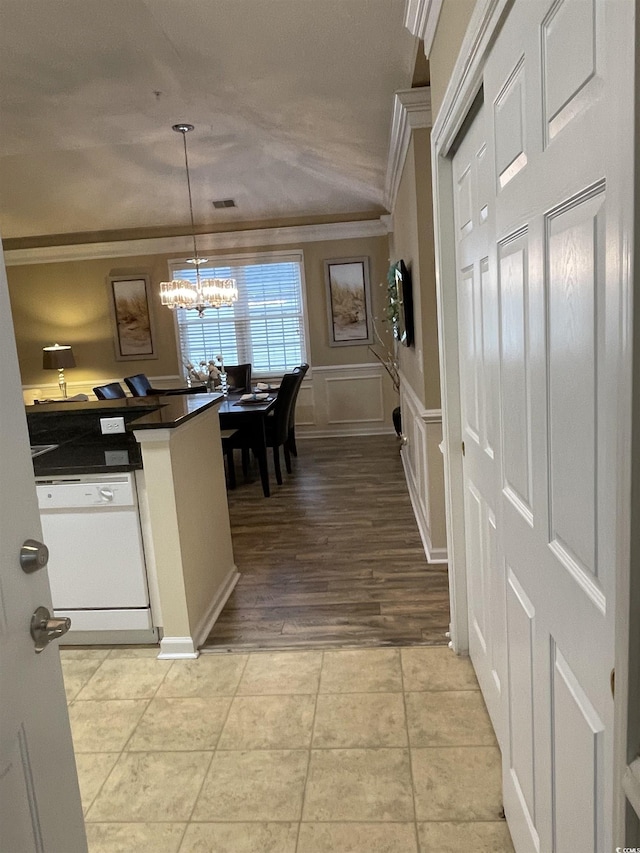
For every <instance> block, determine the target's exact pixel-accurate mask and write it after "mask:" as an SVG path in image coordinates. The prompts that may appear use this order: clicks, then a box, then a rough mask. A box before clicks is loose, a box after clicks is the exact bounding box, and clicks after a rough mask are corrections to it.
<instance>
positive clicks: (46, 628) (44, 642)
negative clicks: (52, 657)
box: [31, 607, 71, 652]
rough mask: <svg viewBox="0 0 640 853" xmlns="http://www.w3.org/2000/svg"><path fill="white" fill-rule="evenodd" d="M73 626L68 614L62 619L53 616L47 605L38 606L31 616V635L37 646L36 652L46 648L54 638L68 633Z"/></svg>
mask: <svg viewBox="0 0 640 853" xmlns="http://www.w3.org/2000/svg"><path fill="white" fill-rule="evenodd" d="M70 627H71V619H69V617H68V616H66V617H64V618H62V619H56V618H55V617H52V616H51V614H50V613H49V611H48V610H47V608H46V607H38V608H36V610H35V611H34V614H33V616H32V617H31V636H32V637H33V642H34V643H35V646H36V652H41V651H42V650H43V649H45V648H46V647H47V646H48V645H49V643H50V642H51V641H52V640H57V639H58V637H61V636H62V635H63V634H66V633H67V631H68V630H69V628H70Z"/></svg>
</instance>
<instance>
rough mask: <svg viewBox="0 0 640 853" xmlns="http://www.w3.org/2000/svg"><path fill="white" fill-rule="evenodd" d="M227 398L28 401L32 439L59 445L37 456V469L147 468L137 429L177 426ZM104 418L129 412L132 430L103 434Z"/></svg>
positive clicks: (46, 472) (55, 472)
mask: <svg viewBox="0 0 640 853" xmlns="http://www.w3.org/2000/svg"><path fill="white" fill-rule="evenodd" d="M223 399H224V396H223V395H222V394H219V393H218V394H193V395H176V396H169V397H163V396H158V397H155V396H154V397H125V398H123V399H118V400H95V401H85V402H74V403H46V404H43V403H40V404H36V405H33V406H27V407H26V412H27V421H28V424H29V435H30V438H31V443H32V444H57V445H58V446H57V447H56V448H55V449H54V450H51V451H48V452H47V453H43V454H42V455H41V456H36V457H35V458H34V459H33V470H34V474H35V475H36V477H54V476H58V477H59V476H61V475H63V476H65V475H69V476H73V475H77V474H110V473H117V472H122V471H134V470H136V469H139V468H142V456H141V452H140V445H139V444H138V442H137V441H136V440H135V438H134V436H133V430H134V429H135V430H148V429H175V428H176V427H178V426H181V425H182V424H184V423H185V422H187V421H188V420H190V419H191V418H193V417H195V416H196V415H197V414H199V413H200V412H204V411H206V410H207V409H209V408H211V407H212V406H215V405H217V404H218V403H220V402H221V401H222V400H223ZM101 417H123V418H124V420H125V428H126V432H125V433H119V434H115V435H103V434H102V432H101V431H100V418H101Z"/></svg>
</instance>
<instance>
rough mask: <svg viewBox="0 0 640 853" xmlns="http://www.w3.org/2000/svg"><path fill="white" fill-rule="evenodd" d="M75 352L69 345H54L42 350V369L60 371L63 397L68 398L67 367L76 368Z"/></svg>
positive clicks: (59, 379) (59, 376) (59, 383)
mask: <svg viewBox="0 0 640 853" xmlns="http://www.w3.org/2000/svg"><path fill="white" fill-rule="evenodd" d="M75 366H76V360H75V358H74V357H73V350H72V349H71V347H70V346H69V345H68V344H54V345H53V346H52V347H43V348H42V367H43V369H44V370H57V371H58V385H59V386H60V392H61V393H62V396H63V397H66V396H67V383H66V382H65V378H64V369H65V367H75Z"/></svg>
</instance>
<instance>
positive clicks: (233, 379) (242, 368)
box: [224, 364, 251, 391]
mask: <svg viewBox="0 0 640 853" xmlns="http://www.w3.org/2000/svg"><path fill="white" fill-rule="evenodd" d="M224 372H225V373H226V374H227V385H228V386H229V390H230V391H251V365H250V364H227V365H225V368H224Z"/></svg>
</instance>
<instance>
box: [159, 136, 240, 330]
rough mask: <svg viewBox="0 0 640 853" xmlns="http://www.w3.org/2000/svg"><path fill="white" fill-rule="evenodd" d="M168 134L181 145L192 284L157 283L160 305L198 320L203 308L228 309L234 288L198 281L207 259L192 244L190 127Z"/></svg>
mask: <svg viewBox="0 0 640 853" xmlns="http://www.w3.org/2000/svg"><path fill="white" fill-rule="evenodd" d="M172 130H175V131H176V133H181V134H182V141H183V143H184V165H185V169H186V172H187V189H188V191H189V213H190V216H191V236H192V238H193V257H192V258H188V259H187V263H189V264H193V265H194V266H195V270H196V280H195V282H192V281H187V279H184V278H177V279H172V280H171V281H161V282H160V301H161V303H162V304H163V305H166V306H167V307H168V308H172V309H175V308H187V309H194V310H196V311H197V312H198V316H199V317H202V316H203V314H204V311H205V308H222V307H223V306H225V305H231V304H232V303H233V302H236V301H237V299H238V288H237V286H236V282H235V279H233V278H200V266H201V265H202V264H204V263H206V262H207V258H201V257H200V256H199V255H198V246H197V244H196V229H195V225H194V222H193V201H192V198H191V176H190V175H189V158H188V156H187V133H189V132H190V131H192V130H193V125H192V124H185V123H184V122H183V123H181V124H174V125H173V127H172Z"/></svg>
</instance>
